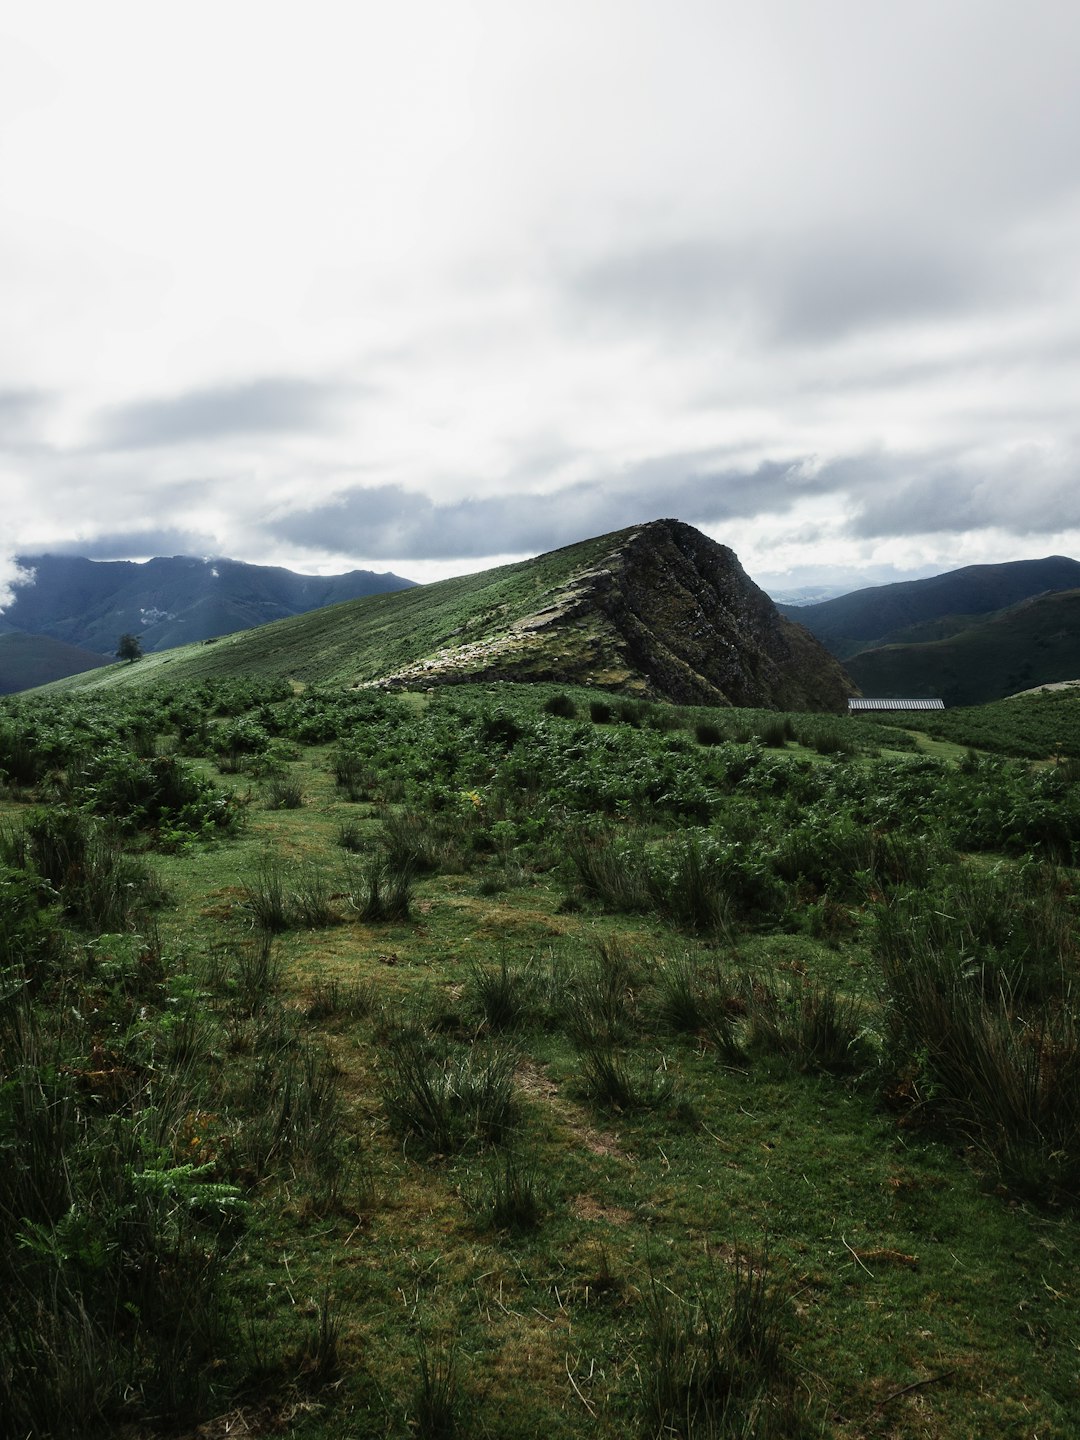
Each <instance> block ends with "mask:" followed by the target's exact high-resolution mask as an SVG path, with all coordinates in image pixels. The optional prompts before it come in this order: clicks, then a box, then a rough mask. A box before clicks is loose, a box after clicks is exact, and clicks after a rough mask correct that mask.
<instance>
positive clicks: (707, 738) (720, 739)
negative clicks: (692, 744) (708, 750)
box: [694, 720, 727, 745]
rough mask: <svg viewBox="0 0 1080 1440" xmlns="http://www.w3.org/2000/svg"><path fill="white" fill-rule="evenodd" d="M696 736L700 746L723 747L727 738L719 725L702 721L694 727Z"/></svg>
mask: <svg viewBox="0 0 1080 1440" xmlns="http://www.w3.org/2000/svg"><path fill="white" fill-rule="evenodd" d="M694 735H695V737H696V739H697V742H698V744H699V745H723V743H724V741H725V739H726V738H727V737H726V736H725V734H724V732H723V731H722V730H721V729H720V726H719V725H714V724H712V723H711V722H710V721H708V720H701V721H699V722H698V724H697V725H695V726H694Z"/></svg>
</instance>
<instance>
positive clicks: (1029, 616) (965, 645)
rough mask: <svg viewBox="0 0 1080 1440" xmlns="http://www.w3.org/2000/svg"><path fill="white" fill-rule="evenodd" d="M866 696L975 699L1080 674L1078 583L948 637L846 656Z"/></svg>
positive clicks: (979, 701)
mask: <svg viewBox="0 0 1080 1440" xmlns="http://www.w3.org/2000/svg"><path fill="white" fill-rule="evenodd" d="M845 664H846V666H847V669H848V671H849V673H850V674H851V676H852V678H853V679H854V680H855V682H856V683H857V684H858V686H859V687H860V689H861V690H862V691H863V693H864V694H866V695H905V696H911V697H913V698H921V697H925V696H939V697H940V698H941V699H943V700H944V701H945V703H946V704H947V705H978V704H982V703H983V702H985V701H989V700H997V699H1000V698H1001V697H1003V696H1005V695H1010V694H1014V693H1015V692H1016V691H1019V690H1027V689H1030V688H1032V687H1033V686H1037V685H1050V684H1054V683H1056V682H1058V681H1062V680H1072V679H1075V678H1077V677H1078V676H1080V590H1065V591H1061V592H1058V593H1056V594H1051V595H1042V596H1040V597H1039V598H1038V599H1035V600H1025V601H1023V602H1022V603H1021V604H1019V605H1014V606H1013V607H1011V608H1010V609H1008V610H1006V611H1005V612H1004V613H1002V614H1000V615H996V616H994V617H993V618H992V619H990V620H987V621H984V622H983V623H981V624H974V625H971V626H969V627H968V628H966V629H964V630H962V631H960V632H959V633H958V634H954V635H951V636H949V637H948V638H946V639H941V640H933V641H929V642H926V643H922V644H912V645H887V646H882V647H881V648H879V649H872V650H864V651H862V652H861V653H860V654H858V655H853V656H851V657H850V658H849V659H848V660H846V661H845Z"/></svg>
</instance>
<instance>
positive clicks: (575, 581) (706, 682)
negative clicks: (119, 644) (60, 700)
mask: <svg viewBox="0 0 1080 1440" xmlns="http://www.w3.org/2000/svg"><path fill="white" fill-rule="evenodd" d="M240 676H246V677H247V678H248V679H249V680H251V681H252V682H256V683H265V682H278V683H280V682H282V681H287V682H291V683H292V684H293V685H294V686H296V687H298V688H299V687H303V686H308V685H337V686H342V687H344V686H348V687H351V688H361V689H364V688H369V687H378V688H382V689H388V688H389V689H402V688H410V689H411V688H428V687H431V686H436V685H447V684H455V685H456V684H462V683H466V682H470V683H478V682H481V681H491V680H501V681H507V682H509V681H513V682H517V683H520V682H524V681H528V682H550V681H560V682H562V683H564V684H567V685H570V684H577V685H587V686H591V687H600V688H603V689H606V690H609V691H613V692H618V693H619V694H621V695H624V696H629V697H631V699H633V698H636V697H639V696H646V695H648V696H661V697H664V698H667V699H670V700H679V701H693V702H694V703H705V704H709V705H740V706H748V705H760V706H763V707H767V708H770V709H774V710H775V709H798V710H822V711H832V712H834V713H838V712H840V711H841V709H842V708H843V707H844V705H845V701H846V698H847V696H848V694H849V693H850V691H851V683H850V680H849V679H848V677H847V676H846V675H845V674H844V672H843V671H842V670H841V668H840V666H839V665H838V664H837V663H836V662H835V661H834V660H833V659H832V657H831V656H830V655H829V654H828V653H827V652H826V651H825V650H824V649H822V647H821V646H820V645H819V644H818V643H817V641H815V640H814V639H813V638H812V637H811V636H810V635H809V634H808V633H807V632H806V631H804V630H802V629H800V628H799V627H798V626H794V625H791V624H789V623H788V622H787V621H786V620H784V619H783V617H782V616H781V615H780V614H779V613H778V612H777V610H776V608H775V606H774V605H773V604H772V602H771V601H770V600H769V598H768V597H767V596H766V595H765V594H764V593H763V592H762V591H760V590H759V589H758V588H757V587H756V586H755V585H753V584H752V582H751V581H749V580H748V579H747V577H746V575H745V574H744V573H743V571H742V570H741V568H740V567H739V564H738V561H737V560H736V558H735V556H734V555H733V554H732V553H731V551H729V550H727V549H725V548H724V547H723V546H721V545H717V544H716V543H715V542H714V541H712V540H710V539H708V538H707V537H706V536H704V535H702V534H701V533H700V532H699V531H696V530H694V529H693V528H692V527H691V526H689V525H683V524H681V523H680V522H679V521H675V520H657V521H653V522H651V523H649V524H647V525H639V526H631V527H629V528H628V529H626V530H620V531H615V532H613V533H612V534H610V535H601V536H598V537H596V538H595V539H592V540H586V541H582V542H580V543H579V544H576V545H569V546H566V547H565V548H564V549H561V550H556V551H552V552H551V553H549V554H546V555H540V556H537V557H536V558H535V559H532V560H525V561H522V562H520V563H519V564H515V565H504V566H501V567H499V568H496V569H493V570H485V571H482V572H481V573H479V574H476V575H465V576H460V577H458V578H456V579H451V580H443V581H440V582H439V583H437V584H434V585H423V586H418V587H415V588H413V589H411V590H404V591H398V592H396V593H392V594H382V595H375V596H371V597H369V598H366V599H362V600H356V601H352V602H348V603H346V604H343V605H332V606H328V607H326V608H324V609H322V610H316V611H312V612H310V613H308V614H304V615H298V616H293V617H292V618H290V619H287V620H281V621H279V622H277V623H275V624H273V625H265V626H262V627H261V628H259V629H256V630H250V631H246V632H244V633H243V634H237V635H228V636H222V637H220V638H218V639H215V640H213V641H205V642H203V643H202V644H199V645H187V646H184V647H181V648H178V649H175V650H170V651H167V652H163V653H157V654H153V655H149V656H147V657H145V659H144V660H143V661H141V662H140V664H138V665H126V666H120V667H116V666H110V667H107V668H106V669H105V670H104V671H102V672H100V673H99V674H90V675H78V676H73V677H70V678H69V679H67V680H65V681H59V682H57V684H56V686H55V687H54V688H55V689H57V690H59V691H75V690H77V691H79V692H81V693H87V692H90V693H98V692H104V691H111V690H115V689H116V688H117V687H120V688H126V687H128V686H130V687H131V688H133V689H150V688H153V687H158V686H162V685H169V686H171V687H173V688H178V687H180V686H181V685H185V686H186V685H192V684H195V685H197V684H200V683H203V682H206V681H214V682H232V681H235V680H236V679H238V678H239V677H240ZM552 698H554V697H552ZM552 713H553V718H562V719H566V718H569V717H568V716H566V715H559V714H558V712H552Z"/></svg>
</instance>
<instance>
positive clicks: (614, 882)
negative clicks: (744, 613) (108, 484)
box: [0, 595, 1080, 1440]
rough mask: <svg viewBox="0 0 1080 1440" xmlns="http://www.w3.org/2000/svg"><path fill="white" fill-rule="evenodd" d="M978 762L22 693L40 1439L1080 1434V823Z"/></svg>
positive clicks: (962, 738)
mask: <svg viewBox="0 0 1080 1440" xmlns="http://www.w3.org/2000/svg"><path fill="white" fill-rule="evenodd" d="M393 598H394V599H395V600H397V601H399V602H400V600H401V599H402V598H405V599H407V598H408V595H406V596H405V597H393ZM364 603H371V602H364ZM305 618H308V617H305ZM222 643H224V642H222ZM211 648H213V647H211ZM141 663H143V662H140V664H141ZM1076 703H1077V702H1076V701H1075V700H1074V701H1073V702H1072V704H1073V706H1074V707H1075V706H1076ZM1066 714H1068V716H1069V724H1070V725H1071V724H1072V723H1073V714H1074V712H1073V711H1068V712H1067V711H1066V710H1065V709H1064V708H1063V709H1062V710H1061V711H1060V712H1059V728H1060V726H1061V725H1064V723H1065V717H1066ZM971 721H972V726H973V727H975V728H973V730H972V732H971V733H972V734H976V733H978V730H977V726H978V724H979V723H983V722H982V721H981V720H980V717H979V715H978V714H977V713H976V712H972V715H971ZM961 728H962V727H960V726H959V724H958V725H957V727H956V729H955V730H954V731H953V733H952V734H951V735H950V743H951V744H952V745H953V746H954V747H955V748H954V749H951V750H949V751H948V752H946V753H945V754H944V755H943V756H940V757H935V756H931V755H927V754H926V753H920V750H919V748H918V744H917V742H916V741H915V739H914V738H913V737H912V736H911V735H910V734H908V733H906V732H902V731H898V730H895V729H889V728H886V727H879V726H876V725H868V726H863V725H862V724H861V723H860V722H851V721H848V720H847V719H839V720H837V719H833V718H831V717H811V716H798V715H792V716H776V715H771V714H768V713H764V712H732V711H715V712H714V711H706V710H694V711H691V710H676V709H674V708H673V707H669V706H662V705H645V704H637V703H633V702H627V701H618V700H614V699H613V698H612V697H611V696H610V695H606V696H605V695H599V694H595V693H589V692H586V691H575V690H568V689H565V688H563V689H555V688H553V687H543V686H534V687H513V686H500V687H491V688H488V689H471V688H467V687H460V688H458V689H456V690H455V691H452V692H442V693H440V694H437V695H434V696H432V697H427V696H421V695H403V696H400V697H399V696H393V697H390V696H381V695H364V694H353V695H350V696H345V695H343V694H342V693H340V692H338V691H330V690H326V691H318V690H309V691H306V692H303V693H300V694H292V693H290V692H289V690H288V687H286V688H285V689H282V688H281V687H277V688H274V687H268V688H266V689H265V690H263V691H260V690H259V688H258V686H257V685H256V684H253V683H246V684H245V685H243V686H232V687H230V686H228V685H223V686H221V687H219V688H218V689H215V688H214V687H212V686H207V687H204V688H202V689H196V688H195V687H192V688H191V689H189V690H185V691H181V692H177V693H176V694H172V695H170V694H169V693H168V692H166V691H165V690H164V689H160V690H158V691H152V690H148V689H143V690H141V691H138V692H136V691H130V692H129V691H126V690H121V691H119V692H117V693H116V694H115V695H113V696H111V697H109V696H104V695H103V696H102V697H101V698H100V700H99V701H95V700H94V699H93V697H92V695H91V696H84V697H80V698H78V699H73V700H72V701H70V702H67V701H64V700H63V699H62V698H60V699H55V700H51V701H45V702H41V703H39V704H30V703H25V702H24V703H23V704H22V705H21V706H20V705H16V704H13V703H12V704H9V705H8V706H6V707H5V708H4V710H3V711H2V712H0V767H2V769H3V771H4V774H5V775H6V777H7V782H6V785H5V788H4V792H3V798H2V801H0V817H2V825H3V835H4V839H3V852H2V863H0V875H2V885H3V887H4V900H5V908H4V912H3V913H4V915H5V917H6V918H5V919H4V921H3V922H0V923H2V928H0V964H2V977H3V985H2V990H0V1028H2V1035H3V1047H2V1049H0V1055H2V1056H3V1059H2V1060H0V1146H2V1148H3V1150H4V1156H5V1164H4V1167H3V1168H4V1172H5V1175H6V1178H5V1179H4V1180H2V1181H0V1235H2V1238H3V1244H4V1266H5V1272H4V1275H3V1283H0V1295H2V1296H3V1297H4V1298H2V1299H0V1322H2V1328H0V1363H2V1377H3V1378H2V1380H0V1429H2V1430H3V1431H4V1433H10V1434H13V1435H14V1434H38V1435H56V1436H75V1435H79V1436H83V1435H97V1434H101V1435H120V1434H123V1435H131V1436H144V1435H145V1436H149V1435H158V1434H161V1435H164V1434H169V1433H172V1434H175V1433H184V1434H193V1433H195V1427H196V1426H199V1427H201V1428H199V1429H198V1432H197V1433H198V1434H199V1435H200V1436H222V1437H224V1436H225V1435H227V1434H248V1435H260V1434H265V1435H270V1434H288V1435H293V1436H297V1437H303V1440H322V1437H326V1440H329V1437H341V1436H355V1437H366V1436H393V1437H397V1436H405V1435H419V1436H430V1437H436V1436H452V1435H457V1436H499V1437H517V1436H520V1437H525V1436H534V1435H536V1434H541V1433H542V1434H545V1435H548V1436H551V1437H572V1436H585V1435H590V1436H595V1435H601V1436H612V1437H615V1436H625V1435H640V1436H649V1437H651V1436H661V1435H663V1436H668V1435H684V1436H705V1435H708V1436H761V1437H766V1436H768V1437H803V1436H840V1437H850V1440H856V1437H870V1436H881V1437H890V1440H901V1437H927V1436H932V1437H961V1436H972V1435H988V1436H989V1435H995V1436H997V1435H1001V1436H1016V1437H1021V1436H1024V1437H1034V1436H1039V1437H1041V1440H1046V1437H1062V1440H1063V1437H1067V1436H1071V1435H1074V1434H1075V1433H1076V1418H1075V1417H1076V1400H1077V1393H1078V1392H1077V1379H1078V1373H1077V1367H1078V1357H1080V1348H1078V1347H1080V1320H1078V1313H1080V1310H1078V1303H1077V1302H1078V1295H1077V1275H1078V1274H1080V1270H1078V1266H1077V1261H1078V1259H1080V1247H1078V1243H1077V1232H1076V1203H1077V1199H1078V1198H1080V1146H1078V1144H1077V1140H1078V1135H1080V1129H1078V1117H1080V1058H1078V1057H1080V1045H1078V1043H1077V1039H1076V1031H1075V975H1076V965H1077V957H1078V954H1080V950H1078V946H1080V934H1078V928H1077V914H1076V888H1077V887H1076V870H1075V866H1076V864H1077V862H1078V858H1080V852H1078V848H1077V847H1078V846H1080V797H1077V795H1076V784H1075V778H1074V777H1073V775H1072V772H1071V770H1070V769H1069V767H1068V766H1067V765H1063V764H1059V765H1053V766H1046V765H1045V764H1042V765H1040V766H1038V767H1029V765H1028V764H1027V763H1025V762H1024V761H1021V760H1009V759H1005V758H1001V757H1000V756H993V755H987V754H984V753H975V752H973V751H972V752H971V753H969V750H968V747H969V745H970V744H971V736H970V735H964V734H962V733H961ZM1002 748H1007V747H1002ZM1039 759H1040V760H1045V759H1046V756H1045V755H1043V756H1040V757H1039ZM108 844H114V847H115V848H114V849H113V850H109V849H108ZM110 857H111V858H110ZM125 865H126V866H129V867H135V868H129V869H126V870H125V869H123V867H124V866H125ZM957 1037H959V1038H957ZM994 1067H996V1068H994ZM27 1336H29V1339H27V1338H26V1337H27Z"/></svg>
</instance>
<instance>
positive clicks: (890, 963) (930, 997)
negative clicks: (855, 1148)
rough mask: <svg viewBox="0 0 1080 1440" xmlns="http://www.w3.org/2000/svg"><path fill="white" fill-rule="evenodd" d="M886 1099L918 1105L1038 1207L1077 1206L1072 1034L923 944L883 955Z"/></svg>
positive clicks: (1050, 1014) (1003, 984) (1079, 1178)
mask: <svg viewBox="0 0 1080 1440" xmlns="http://www.w3.org/2000/svg"><path fill="white" fill-rule="evenodd" d="M881 959H882V969H883V973H884V977H885V985H886V994H887V997H888V998H887V1014H886V1020H887V1032H886V1040H887V1047H888V1059H889V1069H890V1073H891V1074H892V1075H893V1077H894V1079H893V1081H892V1084H891V1087H890V1096H891V1098H893V1099H906V1100H908V1101H910V1102H915V1103H922V1104H924V1105H926V1106H927V1107H928V1109H929V1110H930V1112H931V1113H932V1114H934V1115H936V1116H937V1117H938V1118H939V1119H940V1120H941V1121H942V1122H943V1123H944V1124H945V1125H946V1127H947V1128H949V1129H951V1130H954V1131H956V1132H958V1133H960V1134H961V1135H963V1136H964V1137H965V1138H966V1139H967V1140H968V1141H969V1143H971V1144H972V1145H973V1146H974V1147H975V1149H976V1151H977V1153H978V1154H979V1155H980V1156H981V1158H982V1163H983V1164H985V1165H986V1166H987V1168H988V1169H989V1170H990V1171H991V1172H992V1173H996V1174H997V1175H999V1176H1000V1177H1001V1178H1002V1179H1003V1180H1005V1181H1006V1182H1007V1183H1009V1184H1012V1185H1015V1186H1017V1187H1018V1188H1020V1189H1021V1190H1022V1191H1024V1192H1025V1193H1030V1194H1032V1195H1034V1196H1036V1197H1038V1198H1041V1199H1048V1198H1049V1199H1053V1198H1057V1199H1069V1200H1072V1201H1075V1200H1076V1199H1077V1198H1080V1025H1078V1024H1077V1020H1076V1015H1075V1013H1074V1011H1073V1009H1072V1006H1071V1004H1070V1003H1067V1002H1061V1001H1059V1000H1056V999H1050V1000H1043V1001H1041V1002H1038V1003H1031V1002H1027V1003H1025V1001H1024V999H1023V997H1022V996H1021V994H1019V993H1018V992H1017V990H1015V989H1014V988H1013V986H1012V985H1011V983H1010V981H1009V978H1008V976H1007V975H1005V974H1002V973H1001V972H1000V971H999V972H997V973H996V974H995V975H994V977H993V979H992V980H991V979H989V978H988V976H987V975H986V973H985V971H984V970H980V969H977V968H976V969H973V968H972V967H971V966H970V965H968V964H967V963H965V959H964V957H963V955H957V954H955V953H952V954H950V953H948V952H944V951H941V950H937V949H934V948H931V947H929V946H927V945H925V944H924V943H920V942H919V940H918V938H917V937H916V938H915V939H914V941H913V943H912V945H911V946H910V948H909V949H908V951H907V953H906V955H904V957H903V959H902V960H901V959H900V958H899V956H898V955H897V953H896V951H895V949H893V950H892V951H891V952H889V953H886V954H883V955H882V957H881Z"/></svg>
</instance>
